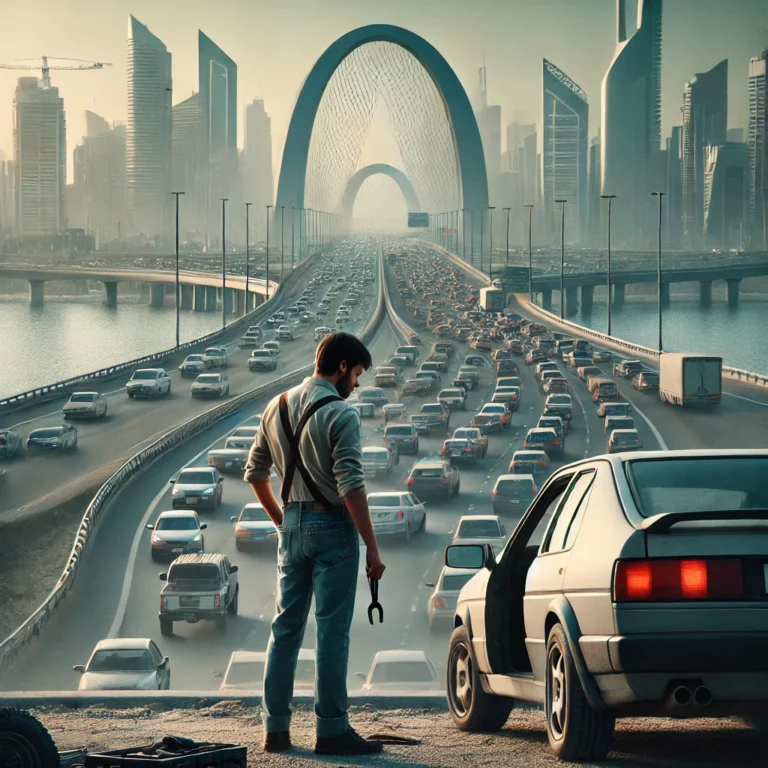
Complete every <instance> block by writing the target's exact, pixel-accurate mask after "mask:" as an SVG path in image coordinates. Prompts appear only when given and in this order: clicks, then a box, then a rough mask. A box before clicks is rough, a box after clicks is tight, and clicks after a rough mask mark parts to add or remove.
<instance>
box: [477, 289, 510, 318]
mask: <svg viewBox="0 0 768 768" xmlns="http://www.w3.org/2000/svg"><path fill="white" fill-rule="evenodd" d="M506 303H507V302H506V295H505V293H504V291H502V290H501V289H500V288H481V289H480V308H481V309H484V310H485V311H486V312H503V311H504V306H505V305H506Z"/></svg>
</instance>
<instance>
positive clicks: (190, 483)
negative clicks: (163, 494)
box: [170, 467, 224, 509]
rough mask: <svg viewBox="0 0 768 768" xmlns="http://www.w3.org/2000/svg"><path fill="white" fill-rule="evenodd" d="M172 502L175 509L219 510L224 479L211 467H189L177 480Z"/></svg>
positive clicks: (173, 481) (174, 481)
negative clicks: (206, 508) (203, 508)
mask: <svg viewBox="0 0 768 768" xmlns="http://www.w3.org/2000/svg"><path fill="white" fill-rule="evenodd" d="M170 482H171V483H172V484H173V485H174V489H173V494H172V495H171V496H172V500H173V508H174V509H183V508H185V507H190V506H192V507H210V508H213V509H216V508H218V506H219V504H220V503H221V495H222V483H223V482H224V478H222V476H221V475H220V474H219V473H218V471H217V470H215V469H212V468H210V467H187V468H185V469H182V470H181V472H180V473H179V476H178V477H177V478H176V479H175V480H171V481H170Z"/></svg>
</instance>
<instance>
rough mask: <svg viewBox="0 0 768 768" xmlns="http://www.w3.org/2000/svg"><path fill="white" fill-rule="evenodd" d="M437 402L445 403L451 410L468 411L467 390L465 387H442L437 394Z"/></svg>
mask: <svg viewBox="0 0 768 768" xmlns="http://www.w3.org/2000/svg"><path fill="white" fill-rule="evenodd" d="M437 402H438V403H440V404H441V405H444V406H445V407H446V408H447V409H448V410H449V411H457V410H458V411H466V410H467V393H466V390H465V389H464V388H463V387H455V388H451V389H441V390H440V392H439V394H438V395H437Z"/></svg>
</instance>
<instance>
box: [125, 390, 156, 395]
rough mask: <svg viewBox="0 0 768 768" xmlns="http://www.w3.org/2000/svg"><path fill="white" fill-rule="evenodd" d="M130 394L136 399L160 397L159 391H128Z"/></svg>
mask: <svg viewBox="0 0 768 768" xmlns="http://www.w3.org/2000/svg"><path fill="white" fill-rule="evenodd" d="M127 391H128V394H129V395H133V396H134V397H159V396H160V390H159V389H128V390H127Z"/></svg>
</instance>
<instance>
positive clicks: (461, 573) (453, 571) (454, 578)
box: [426, 565, 477, 631]
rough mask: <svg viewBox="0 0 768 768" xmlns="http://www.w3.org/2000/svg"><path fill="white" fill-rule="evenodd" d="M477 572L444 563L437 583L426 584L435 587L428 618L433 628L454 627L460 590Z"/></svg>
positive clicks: (429, 604)
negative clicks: (450, 566) (451, 566)
mask: <svg viewBox="0 0 768 768" xmlns="http://www.w3.org/2000/svg"><path fill="white" fill-rule="evenodd" d="M476 573H477V571H474V570H472V569H471V568H449V567H448V566H447V565H444V566H443V569H442V571H440V578H439V579H438V580H437V584H427V585H426V586H428V587H433V588H434V592H433V593H432V594H431V595H430V596H429V600H428V601H427V619H428V621H429V628H430V629H431V630H433V631H435V630H438V629H440V628H445V629H447V628H449V627H450V628H451V629H453V616H454V613H455V612H456V601H457V600H458V598H459V592H461V589H462V587H463V586H464V585H465V584H466V583H467V582H468V581H469V580H470V579H471V578H472V577H473V576H474V575H475V574H476Z"/></svg>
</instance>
